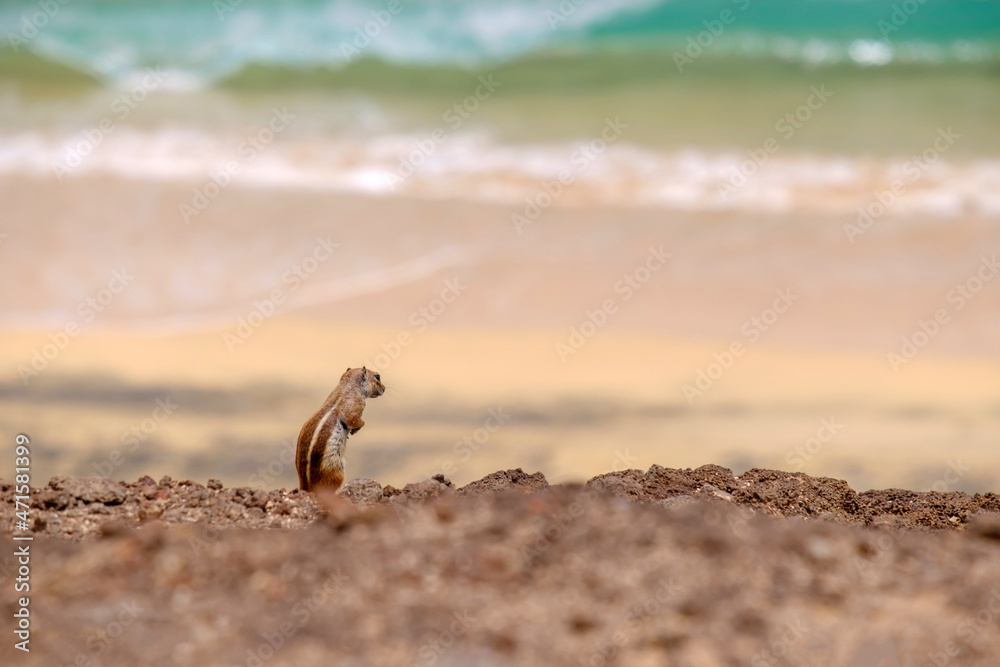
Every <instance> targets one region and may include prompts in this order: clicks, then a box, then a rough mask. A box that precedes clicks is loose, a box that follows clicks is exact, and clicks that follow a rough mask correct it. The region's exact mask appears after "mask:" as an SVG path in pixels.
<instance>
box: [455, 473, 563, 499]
mask: <svg viewBox="0 0 1000 667" xmlns="http://www.w3.org/2000/svg"><path fill="white" fill-rule="evenodd" d="M548 485H549V483H548V482H547V481H546V479H545V475H543V474H542V473H540V472H536V473H535V474H533V475H529V474H528V473H526V472H524V471H523V470H522V469H520V468H515V469H513V470H501V471H498V472H495V473H493V474H491V475H487V476H486V477H483V478H482V479H480V480H476V481H475V482H471V483H470V484H466V485H465V486H463V487H462V488H461V489H459V490H458V495H460V496H464V495H468V494H474V493H487V492H489V493H496V492H503V491H517V492H520V493H533V492H535V491H538V490H540V489H544V488H545V487H547V486H548Z"/></svg>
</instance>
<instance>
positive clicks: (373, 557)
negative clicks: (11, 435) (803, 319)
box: [0, 466, 1000, 667]
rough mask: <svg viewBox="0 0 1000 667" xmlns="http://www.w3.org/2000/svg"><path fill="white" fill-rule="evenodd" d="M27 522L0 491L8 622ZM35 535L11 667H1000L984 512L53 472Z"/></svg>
mask: <svg viewBox="0 0 1000 667" xmlns="http://www.w3.org/2000/svg"><path fill="white" fill-rule="evenodd" d="M16 521H17V518H16V515H15V505H14V489H13V485H12V484H11V483H9V482H2V481H0V531H2V533H3V535H2V536H0V579H2V580H3V582H2V586H0V606H2V607H3V611H2V613H3V614H4V616H5V617H6V618H8V619H12V618H13V614H14V612H15V610H16V609H17V604H18V598H19V597H21V596H23V595H24V593H17V592H15V590H14V584H15V581H16V579H17V578H18V576H19V575H18V572H17V567H18V565H17V563H16V560H15V557H14V552H15V549H16V548H18V547H20V546H22V545H24V544H26V543H25V542H15V541H13V539H12V538H11V535H12V533H13V532H14V528H15V522H16ZM29 522H30V524H31V528H32V531H33V533H34V535H35V539H34V541H32V542H30V545H31V553H32V556H31V563H30V568H31V571H30V585H31V591H30V595H31V601H30V604H29V609H30V611H31V620H32V626H31V627H32V636H31V643H30V647H31V649H32V650H31V653H30V654H25V653H22V652H21V651H18V650H16V649H15V648H14V642H15V641H17V639H16V638H15V637H14V636H13V633H11V632H7V631H5V632H4V633H3V634H4V635H6V639H3V641H2V643H0V664H4V665H7V664H38V665H173V664H185V665H227V666H233V665H246V666H250V667H256V666H259V665H264V664H267V665H313V664H336V665H350V666H353V665H358V666H362V665H447V666H471V665H477V666H491V667H492V666H498V667H499V666H504V667H506V666H510V665H574V666H575V665H593V666H595V667H598V666H600V665H626V666H631V665H637V666H643V665H650V666H653V665H684V666H687V665H690V666H693V667H701V666H714V665H720V666H721V665H751V666H759V665H807V666H811V665H816V666H825V665H830V666H837V667H840V666H844V667H879V666H886V665H888V666H892V667H908V666H910V665H918V666H920V667H925V666H930V665H935V666H938V667H940V666H942V665H983V666H986V665H993V666H995V665H1000V496H997V495H996V494H993V493H989V494H985V495H980V494H977V495H974V496H970V495H967V494H964V493H937V492H929V493H915V492H910V491H901V490H884V491H868V492H865V493H856V492H855V491H854V490H852V489H851V488H850V487H848V486H847V484H846V483H845V482H843V481H841V480H835V479H827V478H815V477H809V476H806V475H803V474H791V473H783V472H777V471H771V470H757V469H754V470H749V471H747V472H746V473H744V474H743V475H740V476H739V477H735V476H734V475H733V474H732V472H730V471H729V470H727V469H725V468H721V467H718V466H703V467H701V468H698V469H696V470H674V469H668V468H663V467H660V466H653V467H652V468H650V469H649V470H648V471H646V472H643V471H639V470H628V471H620V472H613V473H608V474H606V475H601V476H599V477H596V478H594V479H592V480H590V481H589V482H587V484H585V485H559V486H549V485H548V483H547V482H546V481H545V478H544V477H543V476H542V475H541V474H539V473H536V474H534V475H529V474H526V473H524V472H523V471H521V470H520V469H518V470H508V471H502V472H498V473H494V474H493V475H490V476H488V477H486V478H484V479H482V480H479V481H477V482H473V483H472V484H469V485H467V486H465V487H462V488H457V489H456V488H455V487H454V486H453V485H452V484H451V482H449V481H448V480H446V479H444V478H441V477H439V478H435V479H429V480H425V481H423V482H419V483H416V484H409V485H407V486H406V487H405V488H403V489H395V488H392V487H389V486H385V487H383V486H381V485H379V484H378V483H377V482H375V481H374V480H365V479H362V480H353V481H351V482H349V483H348V484H347V485H345V487H344V488H343V489H342V490H341V492H340V493H338V494H336V495H331V496H329V497H319V498H316V497H314V496H311V495H309V494H304V493H302V492H299V491H297V490H293V491H287V490H284V489H282V490H274V491H263V490H254V489H248V488H228V489H227V488H223V487H222V485H221V484H220V483H218V482H215V481H212V480H210V481H209V482H208V484H207V485H206V486H203V485H201V484H198V483H196V482H189V481H174V480H171V479H169V478H163V479H161V480H160V481H159V482H157V481H154V480H153V479H151V478H149V477H143V478H140V479H139V480H138V481H136V482H134V483H119V482H113V481H110V480H105V479H101V478H95V477H89V478H82V477H57V478H53V479H52V480H50V482H49V484H48V485H47V486H46V487H43V488H37V489H32V493H31V509H30V519H29ZM18 534H20V533H18ZM8 625H11V623H10V622H5V623H4V626H5V627H7V626H8Z"/></svg>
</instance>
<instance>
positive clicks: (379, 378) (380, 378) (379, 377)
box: [375, 373, 382, 382]
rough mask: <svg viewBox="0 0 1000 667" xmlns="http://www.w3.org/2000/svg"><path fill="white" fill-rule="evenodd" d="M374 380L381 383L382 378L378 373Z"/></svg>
mask: <svg viewBox="0 0 1000 667" xmlns="http://www.w3.org/2000/svg"><path fill="white" fill-rule="evenodd" d="M375 379H376V380H378V381H379V382H381V381H382V376H381V375H379V374H378V373H376V374H375Z"/></svg>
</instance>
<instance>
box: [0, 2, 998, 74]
mask: <svg viewBox="0 0 1000 667" xmlns="http://www.w3.org/2000/svg"><path fill="white" fill-rule="evenodd" d="M237 3H238V4H237ZM52 6H53V7H55V8H56V9H55V11H50V13H51V14H52V15H51V16H46V15H45V14H44V13H43V12H42V10H41V9H40V5H39V4H38V3H37V2H28V1H24V0H16V1H14V2H5V3H3V6H2V7H0V33H2V34H3V35H4V36H5V40H4V41H5V42H6V47H7V48H6V50H5V52H4V53H3V59H2V61H0V62H2V64H3V66H4V68H5V69H6V70H7V72H8V73H11V72H14V71H16V70H17V69H18V67H19V66H23V62H22V59H21V58H18V56H19V55H21V56H23V55H24V54H27V53H30V54H33V55H34V56H36V57H37V58H39V59H41V60H42V61H44V62H46V63H51V64H53V65H55V64H58V65H59V66H62V67H66V68H69V69H71V70H75V71H79V72H81V73H84V74H86V75H89V76H93V77H95V78H97V79H98V80H100V81H105V82H113V81H123V80H127V79H128V78H129V77H130V76H134V75H135V74H136V73H137V72H140V71H141V70H142V69H143V68H144V67H147V66H150V65H159V66H162V67H165V68H169V69H172V70H177V71H178V72H182V73H184V74H185V76H184V77H178V78H177V81H178V85H181V82H183V83H184V84H186V85H190V86H212V85H218V84H220V83H222V82H225V81H227V80H231V79H233V78H239V77H240V76H241V75H242V74H244V73H245V72H246V71H247V70H248V69H250V68H254V67H256V68H260V67H270V68H278V69H280V70H283V71H298V72H299V75H300V76H299V78H298V79H297V80H299V81H303V82H304V81H308V80H309V75H315V74H317V73H318V72H321V71H323V70H338V69H342V68H343V67H345V66H346V65H348V64H350V63H352V62H356V61H357V60H359V59H360V60H364V59H372V60H376V61H382V62H385V63H391V64H392V65H394V66H396V67H406V68H410V69H413V68H420V69H423V70H427V69H432V68H434V67H437V66H445V65H449V66H458V67H474V68H483V67H495V66H497V65H500V64H508V65H510V64H511V63H515V62H517V61H525V62H536V63H541V62H546V63H549V64H550V66H549V70H548V73H549V75H550V78H551V79H552V80H553V81H558V80H559V78H560V74H561V71H562V69H563V68H565V69H566V70H567V71H573V70H574V61H576V60H577V59H581V61H583V62H586V63H587V64H588V66H589V67H592V66H593V63H594V62H595V59H599V58H600V57H606V58H609V59H613V62H615V63H618V64H619V65H621V64H622V63H623V61H624V63H625V64H627V65H628V66H629V67H638V68H639V69H643V68H642V66H641V63H642V62H644V59H646V58H652V59H653V61H654V62H659V63H661V64H667V65H669V67H667V68H665V69H666V71H664V72H662V74H663V75H665V76H666V75H679V74H682V73H685V72H684V71H683V69H684V68H681V71H678V70H677V69H676V68H674V67H673V64H674V63H673V60H674V56H675V54H678V53H681V54H684V55H687V56H688V57H692V56H693V58H694V60H695V63H694V64H689V65H690V66H689V67H688V68H687V70H688V71H687V73H694V74H695V75H696V74H697V70H698V64H699V63H698V61H701V64H703V65H704V64H707V63H713V64H716V65H717V64H719V63H729V64H732V65H734V66H737V67H738V66H745V65H746V64H747V63H748V61H773V62H782V63H792V64H795V65H798V66H801V67H805V68H809V67H822V66H832V65H836V64H838V63H846V64H848V65H853V66H855V67H856V68H857V69H858V70H859V71H863V70H864V69H865V68H867V67H869V66H899V65H907V64H909V65H919V66H922V67H935V66H942V65H959V66H967V67H976V66H983V65H988V66H993V67H995V66H996V65H997V64H998V63H1000V3H998V2H994V1H989V0H925V2H923V3H920V2H918V0H908V1H907V2H901V1H898V0H865V1H862V2H856V1H847V0H809V1H796V2H789V1H786V0H708V1H704V0H668V1H659V0H657V1H644V0H629V1H621V0H619V1H617V2H616V1H609V0H604V1H599V0H563V1H562V2H556V1H554V0H550V1H547V2H546V1H533V0H515V1H513V2H493V1H491V0H476V1H461V2H460V1H457V0H451V1H449V0H441V1H438V2H416V1H406V0H392V1H390V0H375V1H371V2H367V1H364V0H345V1H321V0H288V1H277V0H273V1H267V2H264V1H254V0H243V1H242V2H239V0H215V1H214V2H209V1H208V0H197V1H191V0H187V1H185V0H173V1H162V0H155V1H154V0H134V1H132V2H124V1H120V0H108V1H104V2H93V1H91V2H87V1H85V0H72V1H70V2H68V3H67V4H65V5H60V4H59V3H58V0H53V2H52ZM366 30H367V33H368V34H365V31H366ZM689 40H694V42H695V43H696V42H698V41H700V42H701V46H692V41H689ZM688 49H690V50H688ZM555 56H558V59H557V62H558V64H559V67H552V66H551V63H552V62H553V58H554V57H555ZM51 71H52V73H53V74H54V73H55V72H56V71H57V70H56V68H55V67H53V68H52V70H51ZM40 72H43V69H42V68H38V67H37V66H33V69H32V73H33V75H35V76H38V75H40ZM423 75H424V76H429V75H428V74H427V73H426V72H424V73H423Z"/></svg>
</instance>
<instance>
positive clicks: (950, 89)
mask: <svg viewBox="0 0 1000 667" xmlns="http://www.w3.org/2000/svg"><path fill="white" fill-rule="evenodd" d="M0 34H2V35H3V37H4V40H3V46H2V47H0V173H17V174H25V173H27V174H33V175H36V176H39V177H45V178H47V177H53V178H55V179H57V180H59V181H62V180H63V179H65V178H74V177H77V176H80V175H85V174H92V173H95V172H96V173H109V174H115V175H119V176H126V177H129V178H139V179H152V180H184V181H192V182H193V183H194V184H195V187H197V186H198V184H207V183H209V182H211V181H215V182H219V181H220V180H226V181H227V182H229V181H232V182H234V183H238V184H240V185H245V186H247V187H254V188H260V187H277V188H301V189H322V190H335V191H345V192H357V193H364V194H368V195H373V196H397V195H405V196H415V197H427V198H471V199H476V200H483V201H490V202H500V203H506V204H510V205H512V206H514V207H515V212H516V211H517V207H522V208H523V209H524V211H526V212H530V211H531V210H532V208H531V207H532V206H533V205H535V204H537V200H538V196H539V195H540V194H541V193H543V192H544V193H551V192H552V191H553V190H554V189H558V191H559V193H560V194H559V203H560V205H592V204H594V203H598V204H604V205H620V206H652V207H660V208H665V209H678V210H687V211H736V212H739V211H753V212H809V213H812V212H817V211H821V212H826V213H832V214H843V215H850V214H852V213H853V212H855V211H857V210H858V209H859V207H864V206H865V205H867V203H868V202H869V201H871V199H872V197H874V196H876V195H877V194H878V193H879V192H881V191H884V190H885V189H886V188H888V187H891V186H892V183H893V182H894V181H897V180H900V179H901V180H900V182H901V183H902V184H903V186H904V189H905V191H906V195H907V196H906V197H905V198H902V199H901V200H900V204H899V205H898V206H894V207H893V210H892V211H891V213H890V214H891V215H909V214H913V213H918V214H921V215H931V216H938V217H943V218H948V217H953V216H956V215H968V214H972V215H982V216H986V217H990V218H992V217H996V216H998V215H1000V195H998V194H997V193H998V192H1000V122H998V118H1000V85H998V84H1000V76H998V73H1000V3H996V2H993V1H988V0H924V1H923V2H919V1H918V0H910V1H908V2H897V1H891V0H864V1H848V0H809V1H795V2H793V1H787V0H724V1H715V0H713V1H710V2H704V1H701V0H667V1H663V0H627V1H623V0H617V1H612V0H562V1H561V2H558V1H556V0H517V1H514V2H502V3H499V2H490V1H488V0H461V1H459V0H438V1H423V2H418V1H415V0H413V1H408V0H393V1H392V2H390V1H388V0H386V1H382V0H374V1H363V0H288V1H280V2H279V1H277V0H270V1H254V0H243V1H242V2H240V1H239V0H215V1H214V2H208V1H205V0H198V1H170V2H167V1H160V0H134V1H131V2H124V1H119V0H105V1H100V2H97V1H86V0H72V1H67V2H65V4H63V3H60V2H59V0H53V1H52V2H51V3H49V4H43V3H37V2H27V1H21V0H17V1H13V2H6V3H4V4H3V5H2V6H0ZM234 161H235V163H236V166H237V168H236V169H232V170H229V169H227V167H226V165H228V164H230V163H233V162H234ZM227 171H231V172H232V173H229V174H228V175H227V174H226V173H223V172H227ZM210 187H211V186H210ZM192 196H193V197H195V196H196V194H193V195H192ZM541 196H542V197H543V199H544V195H541Z"/></svg>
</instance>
